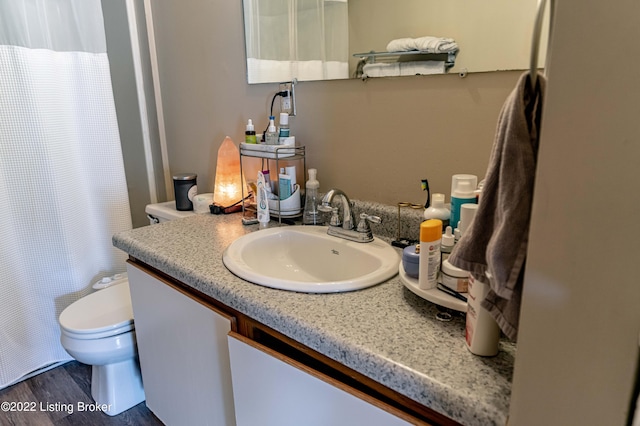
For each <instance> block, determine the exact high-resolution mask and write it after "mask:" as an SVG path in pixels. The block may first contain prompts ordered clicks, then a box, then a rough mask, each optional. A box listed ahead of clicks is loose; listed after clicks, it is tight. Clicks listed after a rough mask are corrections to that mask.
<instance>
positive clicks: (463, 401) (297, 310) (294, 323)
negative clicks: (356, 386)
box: [113, 210, 515, 425]
mask: <svg viewBox="0 0 640 426" xmlns="http://www.w3.org/2000/svg"><path fill="white" fill-rule="evenodd" d="M392 211H394V210H392ZM240 219H241V216H240V214H233V215H228V216H213V215H210V214H200V215H194V216H191V217H188V218H184V219H179V220H175V221H172V222H166V223H161V224H158V225H153V226H146V227H143V228H138V229H134V230H131V231H126V232H122V233H119V234H116V235H115V236H114V237H113V244H114V245H115V246H116V247H117V248H119V249H121V250H123V251H125V252H127V253H128V254H129V255H131V256H133V257H135V258H137V259H138V260H140V261H142V262H144V263H146V264H148V265H150V266H152V267H154V268H156V269H159V270H160V271H162V272H164V273H166V274H168V275H170V276H172V277H174V278H175V279H177V280H179V281H181V282H183V283H184V284H187V285H189V286H191V287H192V288H194V289H196V290H198V291H200V292H202V293H204V294H206V295H209V296H211V297H213V298H215V299H217V300H219V301H220V302H222V303H224V304H226V305H227V306H229V307H231V308H233V309H236V310H237V311H239V312H242V313H244V314H246V315H247V316H249V317H251V318H253V319H255V320H257V321H259V322H261V323H263V324H265V325H267V326H269V327H271V328H273V329H275V330H277V331H279V332H280V333H282V334H284V335H286V336H288V337H290V338H292V339H294V340H296V341H298V342H300V343H302V344H304V345H306V346H308V347H310V348H312V349H314V350H316V351H318V352H320V353H322V354H324V355H326V356H328V357H329V358H332V359H334V360H336V361H338V362H340V363H341V364H343V365H345V366H347V367H349V368H352V369H354V370H356V371H358V372H360V373H361V374H363V375H365V376H367V377H369V378H371V379H373V380H375V381H377V382H378V383H381V384H383V385H385V386H387V387H389V388H391V389H393V390H395V391H397V392H399V393H400V394H402V395H405V396H407V397H408V398H410V399H412V400H414V401H417V402H418V403H420V404H422V405H424V406H426V407H429V408H431V409H433V410H435V411H438V412H440V413H442V414H444V415H445V416H447V417H449V418H451V419H453V420H456V421H458V422H460V423H462V424H465V425H491V424H496V425H504V424H505V423H506V419H507V415H508V408H509V399H510V395H511V378H512V371H513V362H514V356H515V345H514V344H513V343H512V342H509V341H506V340H503V341H501V342H500V352H499V354H498V355H497V356H495V357H491V358H483V357H478V356H475V355H473V354H471V353H470V352H469V351H468V350H467V348H466V346H465V343H464V318H463V316H462V314H460V315H454V319H453V320H452V321H450V322H441V321H438V320H437V319H436V313H437V312H438V309H437V307H436V306H435V305H433V304H432V303H430V302H428V301H426V300H423V299H422V298H420V297H418V296H416V295H414V294H413V293H412V292H411V291H409V290H407V289H406V288H405V287H404V286H403V284H402V282H401V281H400V278H399V277H398V276H397V275H396V276H395V277H393V278H391V279H390V280H388V281H385V282H384V283H382V284H379V285H376V286H373V287H370V288H368V289H364V290H360V291H354V292H347V293H335V294H307V293H296V292H290V291H283V290H276V289H271V288H267V287H262V286H259V285H255V284H251V283H249V282H247V281H244V280H242V279H240V278H238V277H236V276H235V275H233V274H232V273H231V272H229V271H228V270H227V269H226V268H225V267H224V265H223V263H222V253H223V251H224V249H225V248H226V247H227V246H228V245H229V244H230V243H231V242H232V241H234V240H235V239H236V238H238V237H240V236H242V235H244V234H246V233H249V232H252V231H256V230H257V229H258V227H257V225H250V226H243V225H242V224H241V220H240ZM277 225H278V224H277V222H275V221H273V220H272V222H271V226H277ZM374 232H375V229H374ZM398 252H399V254H400V255H401V252H400V250H399V249H398Z"/></svg>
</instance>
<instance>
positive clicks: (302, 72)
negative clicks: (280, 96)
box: [243, 0, 548, 83]
mask: <svg viewBox="0 0 640 426" xmlns="http://www.w3.org/2000/svg"><path fill="white" fill-rule="evenodd" d="M243 4H244V23H245V41H246V50H247V71H248V82H249V83H267V82H281V81H290V80H292V79H293V78H297V79H298V80H299V81H305V80H330V79H340V78H354V77H359V76H360V74H359V73H358V72H359V71H361V70H362V66H363V65H364V63H363V62H361V59H362V58H361V57H355V56H354V54H358V53H368V52H371V51H374V52H384V53H385V54H386V53H387V46H388V45H389V43H390V42H392V41H394V40H400V39H407V38H409V39H421V38H423V37H425V36H431V37H436V38H438V39H453V40H454V41H455V43H456V44H457V46H458V48H459V50H458V51H456V54H455V55H454V56H453V60H454V63H452V62H451V59H452V58H451V56H450V55H443V56H442V57H437V58H433V57H429V56H428V55H419V56H416V55H410V57H406V56H400V55H395V56H391V57H389V58H382V59H381V58H380V57H378V58H375V59H373V61H375V62H376V63H380V62H386V63H388V62H392V63H393V62H400V63H401V62H406V61H411V62H415V61H422V60H424V61H428V62H429V63H430V64H428V65H425V64H418V65H420V67H421V68H424V67H425V66H429V67H431V68H433V67H437V70H438V71H437V72H438V73H441V72H444V73H446V72H449V73H451V72H455V73H457V72H461V71H468V72H486V71H497V70H525V69H527V68H528V67H529V55H530V49H531V34H532V31H533V23H534V20H535V15H536V6H537V2H536V0H520V1H513V0H485V1H481V2H469V1H467V0H243ZM547 21H548V17H547V18H546V19H545V24H544V25H545V28H544V29H543V31H542V34H543V39H542V40H541V41H540V46H541V51H540V55H539V60H538V64H539V66H540V67H544V60H545V57H546V49H545V48H544V47H545V46H547V40H546V34H548V30H547V29H546V28H548V27H547V25H548V23H547ZM365 58H369V57H368V56H365ZM367 60H368V61H369V62H372V59H371V58H369V59H367ZM437 61H445V66H444V67H441V65H440V64H436V62H437ZM446 61H449V63H448V64H447V63H446ZM422 72H423V71H420V73H422ZM428 73H429V74H430V73H432V72H428ZM397 75H401V74H397ZM411 75H413V74H411Z"/></svg>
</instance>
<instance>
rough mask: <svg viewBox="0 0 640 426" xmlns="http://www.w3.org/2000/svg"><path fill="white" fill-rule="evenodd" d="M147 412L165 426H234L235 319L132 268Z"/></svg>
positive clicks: (138, 341) (132, 300) (160, 278)
mask: <svg viewBox="0 0 640 426" xmlns="http://www.w3.org/2000/svg"><path fill="white" fill-rule="evenodd" d="M127 271H128V274H129V287H130V289H131V302H132V305H133V315H134V318H135V320H134V321H135V330H136V339H137V343H138V356H139V358H140V366H141V370H142V382H143V385H144V390H145V395H146V404H147V407H149V409H150V410H151V411H152V412H153V413H154V414H155V415H156V416H157V417H158V418H159V419H160V420H162V422H163V423H164V424H165V425H168V426H172V425H177V426H182V425H205V424H209V425H216V426H222V425H229V426H231V425H234V424H235V411H234V405H233V394H232V391H231V372H230V367H229V349H228V345H227V333H229V331H230V330H231V327H232V323H233V321H234V318H233V317H232V316H230V315H228V314H226V313H224V312H222V311H219V310H216V309H215V308H214V307H212V306H205V305H203V304H202V303H201V302H200V301H198V300H196V299H195V298H194V297H192V296H191V295H188V294H187V293H186V292H184V291H183V290H182V289H180V288H178V287H176V286H175V285H174V284H172V283H171V282H170V281H169V280H168V279H165V278H163V277H161V276H159V275H151V274H149V273H147V272H144V271H142V270H141V269H139V268H138V267H136V266H134V265H131V264H129V265H127Z"/></svg>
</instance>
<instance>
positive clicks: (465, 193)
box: [450, 175, 478, 229]
mask: <svg viewBox="0 0 640 426" xmlns="http://www.w3.org/2000/svg"><path fill="white" fill-rule="evenodd" d="M477 185H478V177H477V176H475V175H453V177H452V178H451V220H450V223H451V226H452V227H453V229H456V228H457V227H458V222H459V221H460V206H461V205H463V204H466V203H474V204H475V203H476V194H475V190H476V186H477Z"/></svg>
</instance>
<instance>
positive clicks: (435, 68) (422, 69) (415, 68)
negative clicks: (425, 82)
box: [399, 61, 446, 75]
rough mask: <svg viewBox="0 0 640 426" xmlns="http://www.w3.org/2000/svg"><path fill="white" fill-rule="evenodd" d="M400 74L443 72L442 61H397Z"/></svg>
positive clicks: (444, 69) (444, 70)
mask: <svg viewBox="0 0 640 426" xmlns="http://www.w3.org/2000/svg"><path fill="white" fill-rule="evenodd" d="M399 64H400V75H430V74H444V73H445V72H446V68H445V66H444V61H408V62H399Z"/></svg>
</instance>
